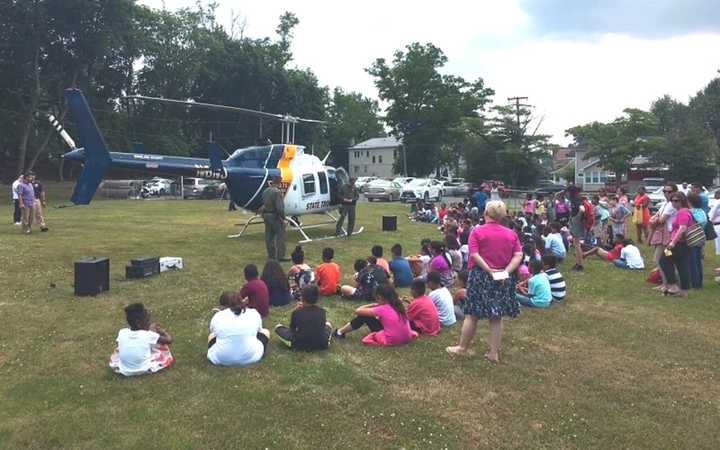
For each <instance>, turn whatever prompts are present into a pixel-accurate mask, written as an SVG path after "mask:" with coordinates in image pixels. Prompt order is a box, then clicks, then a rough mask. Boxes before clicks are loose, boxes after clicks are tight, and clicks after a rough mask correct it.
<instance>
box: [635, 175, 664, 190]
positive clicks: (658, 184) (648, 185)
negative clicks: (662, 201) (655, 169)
mask: <svg viewBox="0 0 720 450" xmlns="http://www.w3.org/2000/svg"><path fill="white" fill-rule="evenodd" d="M641 186H644V187H645V192H655V191H657V190H658V188H662V187H663V186H665V178H643V179H642V184H641Z"/></svg>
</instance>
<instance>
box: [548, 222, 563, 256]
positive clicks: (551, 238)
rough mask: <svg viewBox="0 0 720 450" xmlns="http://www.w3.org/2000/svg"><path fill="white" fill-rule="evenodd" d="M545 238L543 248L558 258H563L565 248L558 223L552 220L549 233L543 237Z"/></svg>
mask: <svg viewBox="0 0 720 450" xmlns="http://www.w3.org/2000/svg"><path fill="white" fill-rule="evenodd" d="M543 239H544V240H545V250H547V251H549V252H550V253H551V254H552V255H554V256H555V257H556V258H557V259H558V260H560V261H562V260H563V259H565V256H566V254H567V250H566V249H565V244H564V243H563V238H562V234H560V224H559V223H557V222H553V223H551V224H550V233H549V234H548V235H547V236H545V237H544V238H543Z"/></svg>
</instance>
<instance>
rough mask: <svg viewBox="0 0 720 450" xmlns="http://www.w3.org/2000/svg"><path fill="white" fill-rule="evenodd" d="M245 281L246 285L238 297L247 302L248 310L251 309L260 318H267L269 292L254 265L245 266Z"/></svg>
mask: <svg viewBox="0 0 720 450" xmlns="http://www.w3.org/2000/svg"><path fill="white" fill-rule="evenodd" d="M244 272H245V280H247V283H245V285H243V287H242V289H240V297H241V298H242V299H243V301H246V302H247V306H248V308H253V309H255V310H257V312H259V313H260V316H262V317H267V315H268V314H269V313H270V291H268V288H267V285H266V284H265V282H264V281H263V280H261V279H260V278H259V277H260V274H259V273H258V268H257V266H256V265H255V264H248V265H247V266H245V270H244Z"/></svg>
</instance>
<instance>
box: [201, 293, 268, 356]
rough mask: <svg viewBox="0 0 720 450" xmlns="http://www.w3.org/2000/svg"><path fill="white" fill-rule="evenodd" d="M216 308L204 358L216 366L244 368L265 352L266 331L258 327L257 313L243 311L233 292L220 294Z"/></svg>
mask: <svg viewBox="0 0 720 450" xmlns="http://www.w3.org/2000/svg"><path fill="white" fill-rule="evenodd" d="M219 303H220V308H219V311H218V312H217V313H215V315H214V316H213V318H212V319H211V320H210V335H209V336H208V351H207V358H208V360H210V362H211V363H213V364H215V365H219V366H245V365H248V364H253V363H256V362H258V361H260V360H261V359H262V357H263V356H264V355H265V354H266V353H267V346H268V343H269V342H270V332H269V331H268V330H266V329H265V328H263V327H262V318H261V317H260V313H258V312H257V310H255V309H253V308H247V304H246V302H244V301H243V299H241V298H240V296H239V295H238V294H237V293H235V292H223V293H222V294H221V295H220V301H219Z"/></svg>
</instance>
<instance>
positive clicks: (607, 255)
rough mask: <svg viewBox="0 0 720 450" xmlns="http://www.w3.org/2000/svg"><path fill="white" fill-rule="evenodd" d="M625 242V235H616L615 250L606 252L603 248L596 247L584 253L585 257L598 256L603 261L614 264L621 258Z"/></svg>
mask: <svg viewBox="0 0 720 450" xmlns="http://www.w3.org/2000/svg"><path fill="white" fill-rule="evenodd" d="M624 240H625V235H623V234H616V235H615V243H614V244H613V249H612V250H610V251H608V250H604V249H603V248H601V247H594V248H591V249H590V250H588V251H586V252H585V253H583V257H584V258H587V257H588V256H590V255H596V256H597V257H598V258H601V259H603V260H604V261H609V262H613V261H614V260H616V259H619V258H620V254H621V253H622V249H623V247H624V245H623V241H624Z"/></svg>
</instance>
